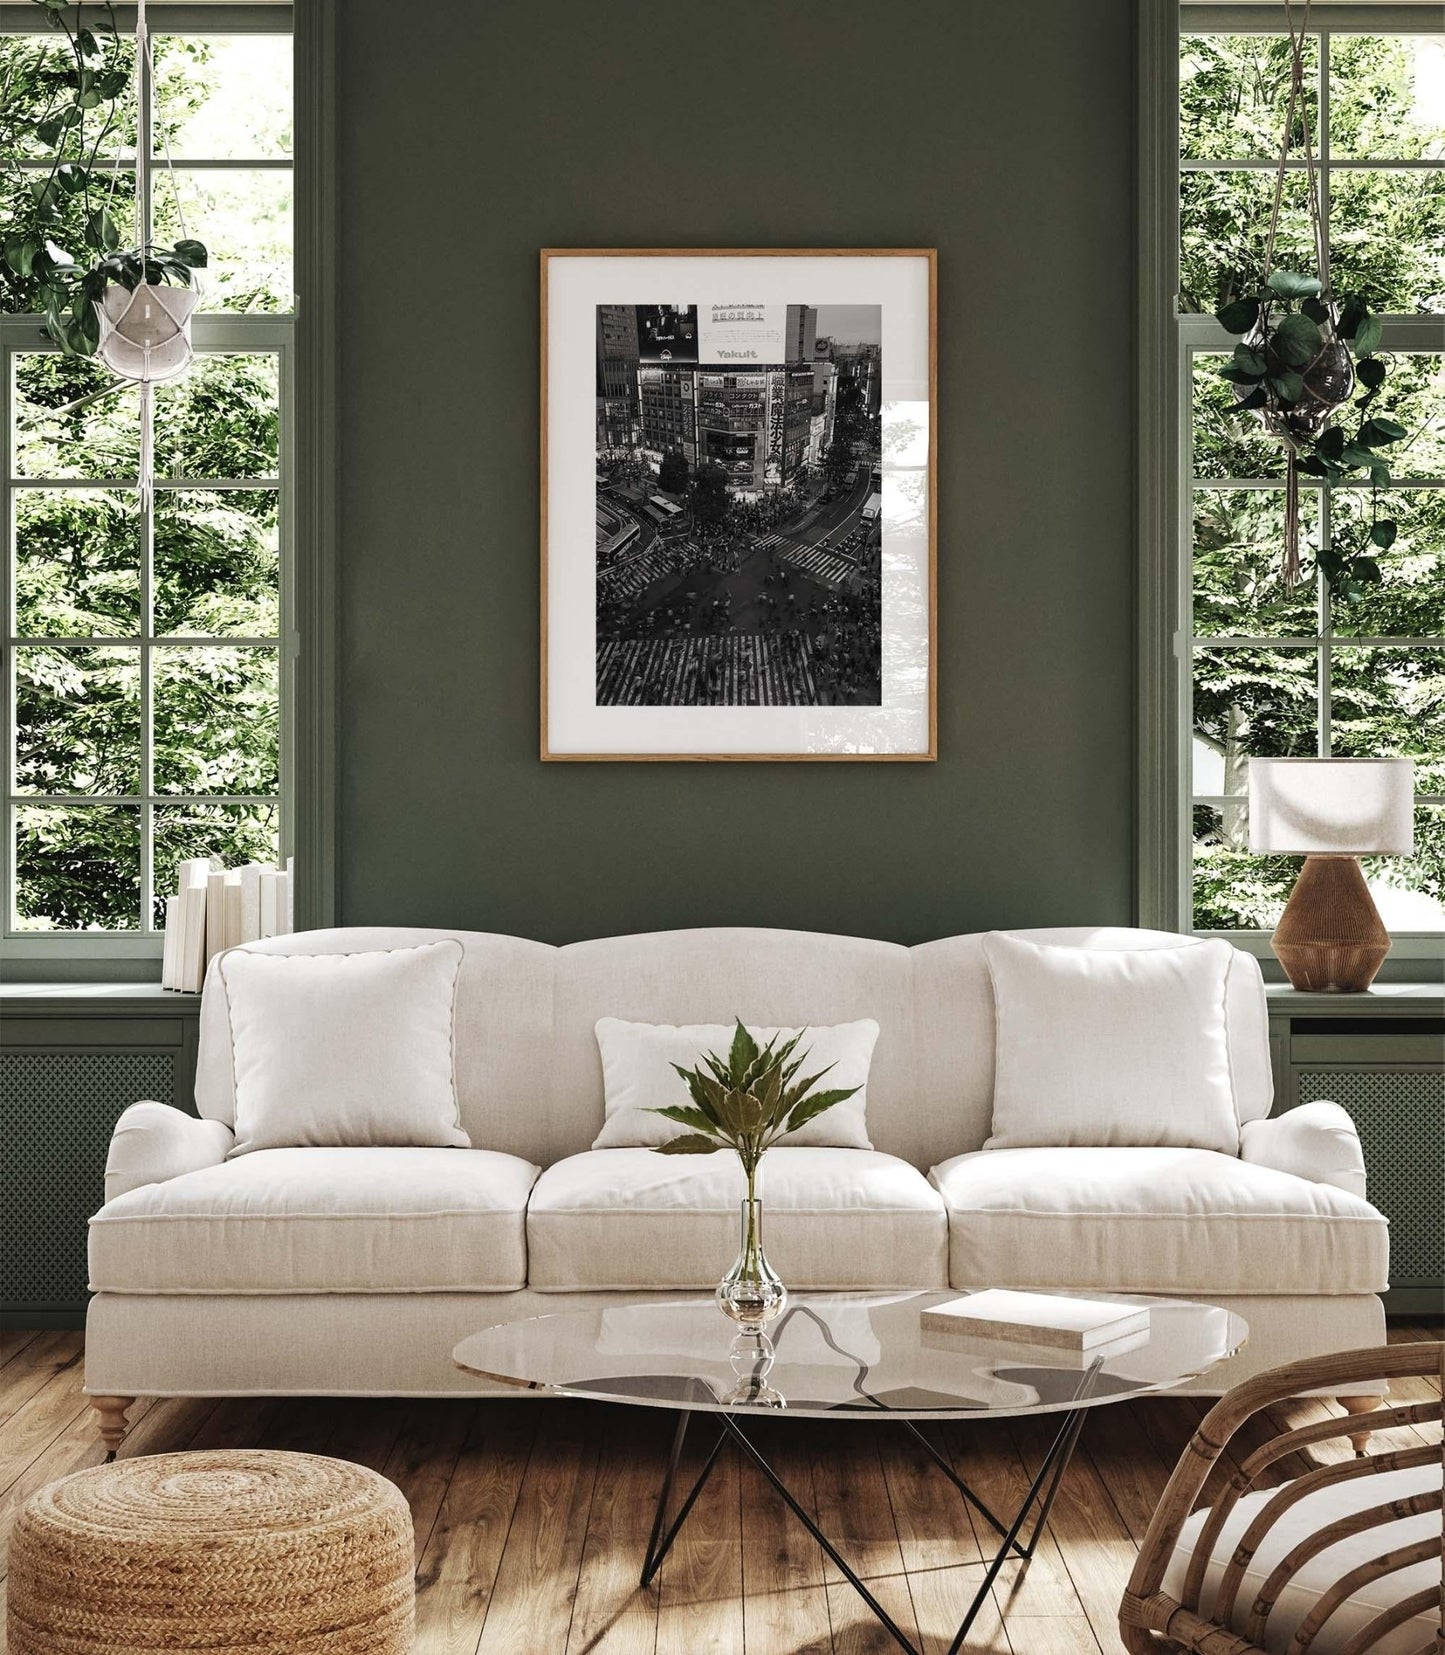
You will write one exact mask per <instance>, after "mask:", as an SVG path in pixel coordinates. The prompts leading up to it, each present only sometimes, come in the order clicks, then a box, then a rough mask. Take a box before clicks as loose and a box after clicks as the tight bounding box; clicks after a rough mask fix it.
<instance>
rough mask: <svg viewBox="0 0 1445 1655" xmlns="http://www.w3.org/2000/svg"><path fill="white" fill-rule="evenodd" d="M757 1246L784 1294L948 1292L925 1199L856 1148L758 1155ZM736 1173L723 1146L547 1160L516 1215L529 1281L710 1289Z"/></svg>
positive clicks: (943, 1225)
mask: <svg viewBox="0 0 1445 1655" xmlns="http://www.w3.org/2000/svg"><path fill="white" fill-rule="evenodd" d="M759 1189H760V1192H761V1194H762V1198H763V1214H764V1217H763V1244H764V1246H765V1248H766V1249H767V1254H768V1258H769V1259H770V1260H771V1261H772V1264H773V1267H774V1268H775V1269H776V1270H777V1272H778V1274H779V1275H780V1276H781V1277H782V1278H783V1280H784V1282H786V1283H787V1285H788V1286H789V1287H794V1288H839V1289H847V1288H859V1289H864V1288H868V1289H875V1290H877V1291H880V1292H881V1291H884V1290H886V1289H888V1288H897V1287H917V1288H928V1287H943V1286H946V1285H947V1240H948V1225H947V1220H946V1219H945V1217H944V1211H943V1202H942V1200H941V1199H940V1198H939V1195H938V1192H937V1191H936V1190H934V1189H932V1188H930V1187H929V1184H928V1181H927V1180H926V1179H925V1178H924V1177H923V1175H922V1174H921V1173H920V1172H919V1171H918V1170H917V1169H916V1168H915V1167H911V1166H909V1164H908V1163H907V1162H906V1161H900V1160H898V1159H897V1158H896V1157H894V1156H892V1155H882V1154H879V1153H878V1152H877V1151H875V1150H866V1149H789V1148H787V1147H786V1146H784V1147H781V1148H778V1149H773V1150H769V1152H768V1154H767V1156H766V1158H765V1159H764V1161H763V1167H762V1176H761V1181H760V1185H759ZM742 1197H743V1177H742V1170H741V1168H740V1166H739V1164H738V1159H737V1156H736V1155H734V1154H732V1153H731V1152H730V1151H726V1150H724V1151H719V1152H718V1153H717V1154H716V1155H697V1156H680V1157H678V1156H667V1155H658V1154H657V1153H656V1152H655V1151H653V1150H650V1149H594V1150H590V1151H588V1152H587V1153H586V1154H584V1155H572V1156H569V1157H568V1159H566V1160H565V1161H558V1162H556V1163H555V1164H554V1165H553V1166H550V1167H548V1168H547V1170H546V1171H545V1172H544V1173H543V1174H542V1175H541V1177H540V1178H539V1179H538V1180H537V1184H536V1187H535V1188H534V1189H533V1191H532V1199H531V1201H530V1203H529V1205H528V1208H527V1248H528V1257H529V1260H530V1266H529V1269H530V1283H531V1286H532V1287H534V1288H538V1289H540V1290H542V1291H543V1292H565V1291H566V1290H568V1289H572V1288H578V1289H580V1288H591V1289H609V1288H615V1289H618V1290H627V1289H633V1288H689V1289H700V1290H709V1289H712V1288H714V1287H716V1286H717V1284H718V1281H719V1279H720V1278H721V1277H722V1275H723V1273H724V1272H725V1271H726V1270H727V1268H728V1266H729V1265H730V1264H731V1263H732V1261H733V1259H734V1257H735V1256H736V1254H737V1248H738V1205H739V1203H740V1202H741V1200H742Z"/></svg>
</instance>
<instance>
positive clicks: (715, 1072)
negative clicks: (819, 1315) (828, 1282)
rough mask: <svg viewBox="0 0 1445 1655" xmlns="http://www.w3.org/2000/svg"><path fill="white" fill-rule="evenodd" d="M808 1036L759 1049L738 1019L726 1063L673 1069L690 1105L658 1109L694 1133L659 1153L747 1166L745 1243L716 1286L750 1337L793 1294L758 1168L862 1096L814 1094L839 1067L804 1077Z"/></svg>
mask: <svg viewBox="0 0 1445 1655" xmlns="http://www.w3.org/2000/svg"><path fill="white" fill-rule="evenodd" d="M807 1032H808V1031H807V1030H806V1029H799V1031H798V1032H797V1034H795V1035H794V1036H793V1037H792V1038H791V1039H790V1040H785V1041H783V1042H782V1044H781V1045H780V1044H779V1043H778V1042H779V1039H780V1036H778V1035H774V1037H773V1038H772V1039H771V1040H770V1041H769V1042H768V1043H767V1045H766V1046H763V1047H761V1048H760V1047H759V1046H758V1043H757V1041H756V1040H754V1039H753V1037H752V1035H750V1034H749V1033H748V1031H747V1029H745V1028H744V1027H743V1025H742V1023H741V1021H739V1022H738V1024H737V1029H736V1032H735V1033H734V1035H733V1040H732V1046H731V1048H730V1050H729V1051H728V1054H727V1056H726V1057H725V1058H724V1057H720V1056H718V1055H716V1054H715V1053H711V1052H705V1053H703V1057H702V1062H701V1063H700V1064H699V1066H698V1067H697V1068H695V1069H684V1068H682V1067H681V1066H680V1065H679V1064H676V1063H674V1064H673V1068H674V1069H675V1070H676V1071H677V1073H678V1075H679V1076H680V1077H681V1078H682V1080H683V1081H684V1082H685V1083H686V1086H687V1089H688V1092H689V1094H690V1096H691V1098H692V1104H691V1106H690V1107H689V1106H688V1105H686V1104H677V1105H670V1106H668V1107H667V1108H663V1109H657V1110H654V1111H653V1113H655V1114H658V1115H664V1116H666V1118H667V1119H668V1120H670V1121H676V1122H677V1124H678V1125H679V1126H685V1127H688V1128H690V1130H689V1131H687V1132H686V1133H684V1134H683V1135H682V1136H681V1137H677V1138H672V1139H670V1140H669V1141H668V1142H667V1143H664V1144H659V1145H658V1146H657V1153H658V1154H659V1155H713V1154H716V1152H717V1151H718V1150H720V1149H731V1150H734V1151H735V1152H736V1153H737V1156H738V1159H739V1160H740V1161H741V1162H742V1167H743V1175H744V1178H745V1180H746V1185H747V1194H746V1196H745V1197H744V1199H743V1202H742V1207H741V1213H740V1217H741V1241H740V1244H739V1247H738V1256H737V1258H736V1259H735V1260H734V1262H733V1267H732V1269H731V1270H729V1271H728V1273H727V1275H725V1276H724V1277H723V1279H722V1281H721V1282H720V1283H719V1284H718V1290H717V1302H718V1304H719V1306H720V1307H721V1308H722V1310H723V1311H724V1312H725V1313H726V1314H727V1315H728V1316H730V1317H731V1318H732V1319H733V1321H735V1322H737V1323H738V1325H739V1326H740V1327H741V1328H742V1329H743V1331H744V1332H745V1333H749V1334H755V1335H758V1334H761V1333H762V1331H763V1328H764V1327H765V1325H766V1324H767V1323H768V1322H770V1321H772V1320H773V1318H774V1317H775V1316H777V1315H779V1314H780V1313H781V1311H782V1309H783V1307H784V1306H785V1305H786V1304H787V1302H788V1293H787V1289H786V1288H785V1287H784V1286H783V1283H782V1282H781V1280H779V1278H778V1275H777V1272H776V1271H774V1269H773V1268H772V1266H771V1265H770V1264H769V1263H768V1259H767V1255H766V1254H765V1253H764V1251H763V1215H762V1203H761V1201H760V1200H759V1199H758V1167H759V1165H760V1163H761V1162H762V1159H763V1156H764V1155H765V1154H766V1153H767V1151H768V1150H770V1149H771V1148H772V1147H773V1145H774V1144H775V1143H777V1142H778V1141H779V1140H780V1139H782V1138H786V1137H787V1136H788V1134H789V1133H790V1132H796V1131H797V1130H798V1128H799V1127H801V1126H804V1125H806V1124H807V1123H808V1122H809V1121H811V1120H814V1119H816V1118H817V1116H819V1115H821V1114H822V1113H823V1111H824V1110H825V1109H831V1108H832V1107H833V1105H834V1104H835V1103H842V1102H843V1100H844V1099H845V1098H851V1097H852V1096H853V1094H854V1093H855V1092H856V1091H857V1090H858V1088H857V1087H856V1086H850V1087H848V1088H847V1089H846V1090H841V1091H839V1090H834V1091H830V1092H815V1091H814V1090H813V1088H814V1087H815V1086H816V1085H817V1084H818V1082H819V1081H820V1080H822V1078H823V1077H824V1075H826V1074H827V1073H828V1069H831V1068H832V1067H833V1065H832V1064H831V1063H830V1064H829V1065H828V1069H820V1070H819V1071H818V1072H817V1074H813V1075H805V1076H803V1077H802V1078H801V1079H799V1078H798V1077H799V1072H800V1071H801V1069H802V1068H803V1065H804V1064H805V1063H806V1062H807V1060H808V1053H807V1052H806V1051H805V1052H803V1053H802V1055H801V1056H798V1057H795V1056H794V1055H793V1054H794V1052H795V1050H796V1048H797V1046H798V1043H799V1041H800V1040H802V1038H803V1036H804V1035H805V1034H806V1033H807Z"/></svg>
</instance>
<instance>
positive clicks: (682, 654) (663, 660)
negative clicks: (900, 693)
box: [597, 304, 883, 707]
mask: <svg viewBox="0 0 1445 1655" xmlns="http://www.w3.org/2000/svg"><path fill="white" fill-rule="evenodd" d="M699 313H701V322H699ZM700 327H701V334H702V349H701V360H699V354H700V353H699V329H700ZM881 355H882V307H881V306H879V305H809V304H789V305H747V304H712V305H708V304H704V305H701V306H699V305H687V304H683V305H598V306H597V704H598V705H599V706H657V707H704V706H808V707H831V706H877V705H879V703H880V701H881V697H882V602H881V567H880V554H881V547H882V517H881V513H882V485H883V477H882V470H881V417H880V398H881V385H882V362H881ZM754 357H756V358H758V359H757V360H753V359H752V358H754Z"/></svg>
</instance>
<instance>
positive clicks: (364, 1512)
mask: <svg viewBox="0 0 1445 1655" xmlns="http://www.w3.org/2000/svg"><path fill="white" fill-rule="evenodd" d="M6 1618H7V1626H8V1630H9V1640H10V1655H151V1652H152V1651H155V1650H205V1651H208V1652H211V1655H240V1652H241V1651H246V1652H247V1655H251V1652H253V1651H254V1652H257V1655H260V1652H265V1655H273V1652H274V1655H282V1652H283V1651H284V1652H285V1655H403V1652H406V1651H410V1650H411V1648H412V1644H413V1583H412V1522H411V1513H410V1511H409V1510H408V1509H407V1504H406V1500H405V1499H404V1498H403V1496H402V1493H401V1490H400V1489H398V1488H397V1487H395V1486H394V1485H393V1484H392V1483H389V1482H388V1481H387V1480H386V1478H385V1477H380V1476H378V1475H377V1474H376V1472H374V1471H368V1470H367V1469H366V1468H365V1467H364V1466H359V1465H351V1464H349V1463H348V1462H347V1461H345V1460H331V1459H322V1458H321V1457H319V1456H318V1455H315V1454H288V1453H278V1452H274V1451H271V1450H267V1449H217V1450H215V1451H212V1452H199V1453H191V1454H157V1455H154V1456H153V1457H151V1458H136V1459H133V1460H118V1461H116V1462H115V1463H114V1464H111V1465H101V1466H95V1467H93V1468H92V1469H91V1470H89V1471H77V1472H76V1473H75V1474H74V1475H73V1476H70V1477H63V1478H62V1479H61V1480H60V1481H59V1482H58V1483H52V1484H51V1485H50V1486H49V1488H45V1489H42V1490H41V1491H40V1493H38V1494H37V1495H35V1496H34V1497H33V1498H32V1499H31V1500H30V1501H28V1502H27V1504H26V1505H25V1507H24V1509H23V1510H22V1511H21V1513H20V1516H19V1518H18V1519H17V1521H16V1524H15V1528H14V1531H13V1533H12V1535H11V1539H10V1585H9V1605H8V1610H7V1617H6Z"/></svg>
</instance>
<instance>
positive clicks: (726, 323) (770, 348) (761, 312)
mask: <svg viewBox="0 0 1445 1655" xmlns="http://www.w3.org/2000/svg"><path fill="white" fill-rule="evenodd" d="M787 331H788V307H787V306H786V305H756V304H710V305H699V306H698V360H699V361H700V362H716V363H719V364H727V363H742V364H747V363H749V362H783V361H786V360H787V357H786V348H787V347H786V336H787Z"/></svg>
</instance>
